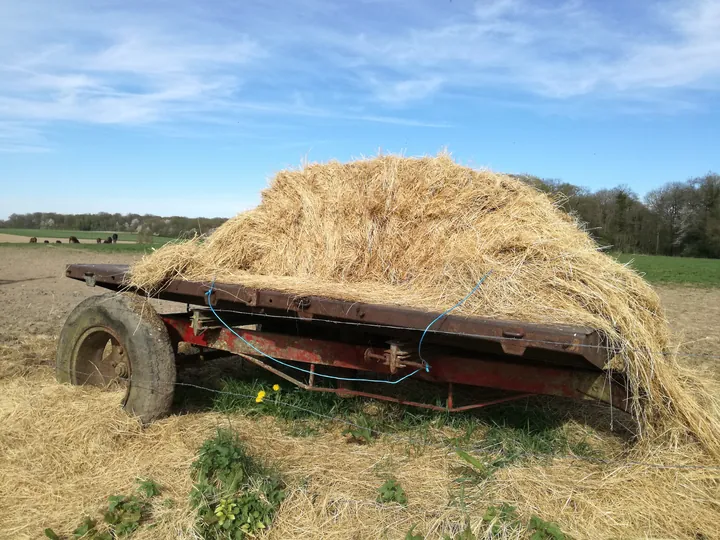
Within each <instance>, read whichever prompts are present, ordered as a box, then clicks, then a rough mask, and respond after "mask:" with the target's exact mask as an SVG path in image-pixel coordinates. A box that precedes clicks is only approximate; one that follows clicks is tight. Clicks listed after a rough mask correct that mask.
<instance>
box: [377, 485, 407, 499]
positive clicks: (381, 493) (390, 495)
mask: <svg viewBox="0 0 720 540" xmlns="http://www.w3.org/2000/svg"><path fill="white" fill-rule="evenodd" d="M377 501H378V502H379V503H383V504H387V503H393V502H395V503H398V504H400V505H403V506H404V505H406V504H407V495H405V490H404V489H403V488H402V486H401V485H400V484H399V483H398V481H397V480H395V479H394V478H389V479H387V480H386V481H385V483H384V484H383V485H382V486H380V488H379V489H378V496H377Z"/></svg>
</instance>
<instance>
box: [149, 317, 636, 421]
mask: <svg viewBox="0 0 720 540" xmlns="http://www.w3.org/2000/svg"><path fill="white" fill-rule="evenodd" d="M161 318H162V319H163V321H164V322H165V325H166V326H167V328H168V331H169V332H170V336H171V339H172V340H173V341H175V342H180V341H185V342H188V343H191V344H193V345H196V346H200V347H206V348H210V349H216V350H223V351H227V352H229V353H232V354H236V355H239V356H241V357H243V358H245V359H246V360H248V361H250V362H252V363H253V364H255V365H257V366H259V367H261V368H263V369H266V370H267V371H269V372H271V373H274V374H275V375H277V376H279V377H282V378H283V379H285V380H287V381H289V382H292V383H293V384H295V385H297V386H299V387H300V388H303V389H305V390H312V391H316V392H334V393H337V394H339V395H343V396H363V397H371V398H374V399H379V400H384V401H393V402H396V403H401V404H405V405H412V406H415V407H423V408H428V409H435V410H443V411H451V412H455V411H462V410H469V409H474V408H479V407H484V406H487V405H492V404H496V403H502V402H504V401H511V400H514V399H520V398H522V397H527V396H529V395H534V394H543V395H555V396H562V397H569V398H574V399H592V400H600V401H605V402H607V403H610V404H612V405H613V406H615V407H617V408H619V409H622V410H625V411H627V410H628V409H629V402H628V400H627V397H628V394H627V388H626V386H625V384H624V383H623V381H622V380H620V379H614V378H610V377H611V376H610V375H609V374H608V372H604V371H600V370H596V369H588V370H580V369H577V368H573V369H569V368H558V367H550V366H541V365H533V364H530V363H522V362H508V361H507V359H505V358H497V357H462V356H453V355H447V354H437V355H435V356H434V357H433V358H432V360H431V362H432V366H433V367H432V370H431V371H430V372H429V373H425V372H420V373H418V374H417V375H416V377H418V378H419V379H423V380H426V381H429V382H434V383H447V384H448V385H449V388H448V390H449V391H448V402H447V406H445V407H439V406H437V405H432V404H427V403H419V402H414V401H406V400H402V399H399V398H395V397H390V396H386V395H383V394H378V393H372V392H364V391H357V390H353V389H350V388H347V387H344V388H343V387H340V388H327V387H319V386H316V385H315V377H314V375H315V373H316V370H317V368H318V367H319V366H326V367H332V368H341V369H349V370H357V371H363V372H373V373H379V374H383V375H387V376H390V375H391V373H392V371H391V366H389V365H388V364H386V363H384V362H381V361H379V360H375V358H380V357H382V354H383V352H384V349H381V348H377V347H366V346H359V345H353V344H348V343H343V342H338V341H330V340H324V339H315V338H308V337H303V336H291V335H286V334H274V333H270V332H258V331H253V330H247V329H244V328H241V327H238V328H234V329H233V332H231V331H229V330H227V329H225V328H209V329H206V330H205V331H203V332H202V333H200V334H197V332H196V331H195V329H194V327H193V324H192V321H191V318H190V316H189V315H188V314H179V315H162V316H161ZM238 336H239V337H238ZM256 349H259V350H261V351H263V352H264V353H265V354H267V355H269V356H271V357H273V358H277V359H280V360H283V361H287V362H299V363H303V364H309V365H310V370H309V371H310V372H311V374H310V377H309V381H308V383H305V382H303V381H301V380H299V379H298V378H296V377H293V376H292V375H289V374H288V373H286V372H285V371H284V370H282V369H278V368H277V367H275V366H273V365H270V364H269V363H268V362H267V361H266V360H265V359H264V358H263V357H261V356H260V355H258V354H257V350H256ZM409 371H410V370H409V369H408V368H405V369H399V370H398V372H397V373H396V376H398V377H400V376H402V375H404V374H406V373H408V372H409ZM453 384H464V385H469V386H479V387H488V388H495V389H499V390H504V391H510V392H517V393H518V394H516V395H513V396H508V397H504V398H500V399H496V400H493V401H490V402H484V403H477V404H472V405H466V406H461V407H454V405H453V398H452V385H453ZM611 384H612V385H613V386H614V389H612V390H613V391H611Z"/></svg>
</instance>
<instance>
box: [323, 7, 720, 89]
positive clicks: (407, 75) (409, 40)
mask: <svg viewBox="0 0 720 540" xmlns="http://www.w3.org/2000/svg"><path fill="white" fill-rule="evenodd" d="M633 4H634V5H635V7H636V8H638V6H640V7H639V8H638V9H639V11H640V13H639V14H638V13H636V12H634V11H631V12H630V13H627V14H625V15H626V20H624V21H623V22H622V24H620V23H618V22H617V19H619V18H622V16H623V13H622V12H620V13H617V12H613V13H608V12H603V11H601V10H599V9H598V7H599V6H600V5H601V4H599V3H590V2H581V1H577V0H576V1H572V0H571V1H568V2H564V3H559V4H554V5H553V6H551V7H539V3H535V2H530V1H529V0H528V1H524V0H496V1H479V2H476V3H475V4H474V8H473V9H472V10H470V11H468V12H466V13H464V14H462V15H461V16H459V17H447V16H446V17H444V18H443V17H442V16H441V15H438V17H437V21H438V22H437V23H436V24H433V25H429V26H424V27H416V28H414V27H409V28H406V29H404V30H400V31H395V32H392V33H390V32H387V33H384V34H373V33H369V32H365V33H362V34H360V35H358V36H356V37H355V38H354V39H349V40H348V39H344V40H342V39H335V40H334V44H335V45H336V46H338V47H344V48H345V49H346V51H347V53H348V54H349V55H350V56H351V57H352V58H353V59H354V61H355V62H356V63H358V64H359V65H362V66H363V67H364V68H365V69H366V70H368V71H371V70H373V69H375V70H378V71H383V72H384V73H385V74H386V75H385V77H384V80H383V79H380V78H379V77H374V76H373V78H372V82H373V85H374V86H375V87H383V86H384V87H385V88H386V89H387V90H386V91H385V92H384V93H382V92H378V93H377V96H378V98H379V99H380V100H387V101H393V102H398V101H402V98H403V97H405V98H406V99H407V100H413V99H416V98H417V95H418V94H420V95H422V97H425V96H427V95H430V94H432V93H435V92H439V91H440V90H441V89H452V88H462V89H466V90H467V89H470V90H482V89H487V88H494V89H503V88H505V89H511V90H513V91H522V92H526V93H527V94H530V95H538V96H541V97H545V98H551V99H567V98H572V97H575V96H586V95H591V94H594V95H601V96H605V97H607V96H608V95H611V94H614V95H616V96H617V97H619V98H624V97H632V98H637V96H638V95H639V94H640V93H646V92H648V91H655V90H659V89H693V88H703V87H708V85H710V86H712V87H716V86H717V83H718V79H719V78H720V2H717V0H685V1H677V2H675V1H672V2H664V3H651V4H647V5H645V6H641V5H640V4H639V3H638V4H636V3H633ZM620 9H622V7H620ZM418 74H422V76H423V78H422V79H418ZM418 81H420V82H422V81H435V82H436V84H434V85H425V86H422V85H419V84H418ZM437 81H443V84H442V85H440V84H439V83H437ZM415 89H419V90H420V91H419V92H417V93H416V92H414V91H413V90H415ZM405 90H408V91H405ZM388 96H390V99H388Z"/></svg>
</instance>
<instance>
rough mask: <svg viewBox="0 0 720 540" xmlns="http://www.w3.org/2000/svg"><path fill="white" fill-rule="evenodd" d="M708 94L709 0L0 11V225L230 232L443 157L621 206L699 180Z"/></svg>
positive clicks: (709, 135) (322, 2) (713, 23)
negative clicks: (154, 224)
mask: <svg viewBox="0 0 720 540" xmlns="http://www.w3.org/2000/svg"><path fill="white" fill-rule="evenodd" d="M60 6H61V7H60ZM719 87H720V0H682V1H675V0H665V1H648V2H642V1H639V0H638V1H632V2H626V1H620V0H608V1H600V0H597V1H594V2H591V1H589V0H585V1H583V0H568V1H553V2H551V1H537V0H535V1H531V0H478V1H470V0H452V1H450V0H353V1H350V0H347V1H342V0H295V1H293V0H286V1H278V0H273V1H265V0H253V1H236V2H232V1H229V0H210V1H207V2H198V1H186V0H172V1H165V0H160V1H152V0H144V1H139V0H123V1H96V0H63V2H56V1H53V0H24V1H23V2H19V1H17V0H0V218H4V217H6V216H7V215H9V214H10V213H12V212H18V213H21V212H31V211H58V212H97V211H108V212H116V211H118V212H129V211H136V212H141V213H145V212H147V213H155V214H162V215H169V214H180V215H188V216H197V215H205V216H216V215H218V216H230V215H233V214H234V213H236V212H237V211H240V210H243V209H245V208H248V207H252V206H254V205H255V204H257V202H258V200H259V191H260V190H261V189H262V188H263V187H264V186H265V185H266V183H267V179H268V178H269V177H270V176H272V174H273V173H274V172H276V171H277V170H279V169H282V168H285V167H288V166H297V165H299V164H300V163H301V162H302V161H303V160H304V159H309V160H311V161H323V160H327V159H331V158H337V159H340V160H348V159H351V158H355V157H361V156H368V155H373V154H375V153H377V152H378V150H382V151H384V152H403V153H405V154H406V155H421V154H434V153H436V152H437V151H438V150H440V149H442V148H445V147H446V148H448V149H449V150H450V151H451V152H452V153H453V154H454V155H455V156H456V158H457V159H458V160H459V161H461V162H463V163H465V164H469V165H471V166H475V167H490V168H492V169H494V170H498V171H503V172H518V173H531V174H536V175H539V176H543V177H551V178H560V179H563V180H566V181H569V182H572V183H575V184H578V185H582V186H586V187H590V188H593V189H598V188H601V187H613V186H616V185H618V184H628V185H630V186H631V187H632V188H633V189H634V190H635V191H636V192H638V193H639V194H641V195H642V194H644V193H646V192H647V191H648V190H649V189H652V188H653V187H656V186H658V185H660V184H662V183H664V182H667V181H675V180H684V179H686V178H688V177H691V176H697V175H702V174H704V173H706V172H707V171H709V170H714V171H720V137H719V135H720V99H719V98H718V88H719Z"/></svg>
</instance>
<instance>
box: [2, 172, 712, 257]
mask: <svg viewBox="0 0 720 540" xmlns="http://www.w3.org/2000/svg"><path fill="white" fill-rule="evenodd" d="M512 176H514V177H515V178H518V179H520V180H522V181H524V182H527V183H529V184H530V185H532V186H534V187H536V188H537V189H539V190H541V191H544V192H546V193H548V194H550V195H551V196H553V197H554V198H556V199H557V200H558V201H559V204H560V205H561V207H562V208H564V209H565V210H566V211H567V212H569V213H571V214H572V215H574V216H575V217H576V218H577V219H578V220H579V221H581V222H582V223H584V224H585V227H586V229H587V231H588V232H589V233H590V234H591V235H592V236H593V237H594V238H595V239H596V241H597V242H598V243H599V244H600V245H601V246H604V247H608V248H610V249H612V250H615V251H622V252H626V253H648V254H657V255H672V256H684V257H707V258H720V175H718V174H716V173H712V172H710V173H708V174H706V175H705V176H701V177H697V178H691V179H689V180H687V181H685V182H670V183H667V184H665V185H663V186H662V187H659V188H658V189H655V190H653V191H651V192H649V193H648V194H647V195H645V197H643V198H641V197H639V196H638V195H637V194H636V193H635V192H634V191H633V190H632V189H630V188H629V187H628V186H618V187H616V188H613V189H601V190H598V191H591V190H589V189H586V188H582V187H578V186H576V185H573V184H570V183H567V182H562V181H560V180H553V179H543V178H539V177H537V176H532V175H512ZM225 221H226V219H225V218H187V217H182V216H171V217H161V216H155V215H149V214H145V215H140V214H109V213H105V212H101V213H99V214H56V213H42V212H35V213H32V214H12V215H11V216H10V217H9V218H8V219H7V220H5V221H0V228H2V227H5V228H22V229H67V230H80V231H106V232H107V231H112V232H133V233H137V234H138V235H139V236H147V235H150V234H152V235H157V236H168V237H173V238H186V237H191V236H194V235H195V234H203V233H207V232H208V231H210V230H212V229H214V228H215V227H218V226H219V225H221V224H222V223H224V222H225Z"/></svg>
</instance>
